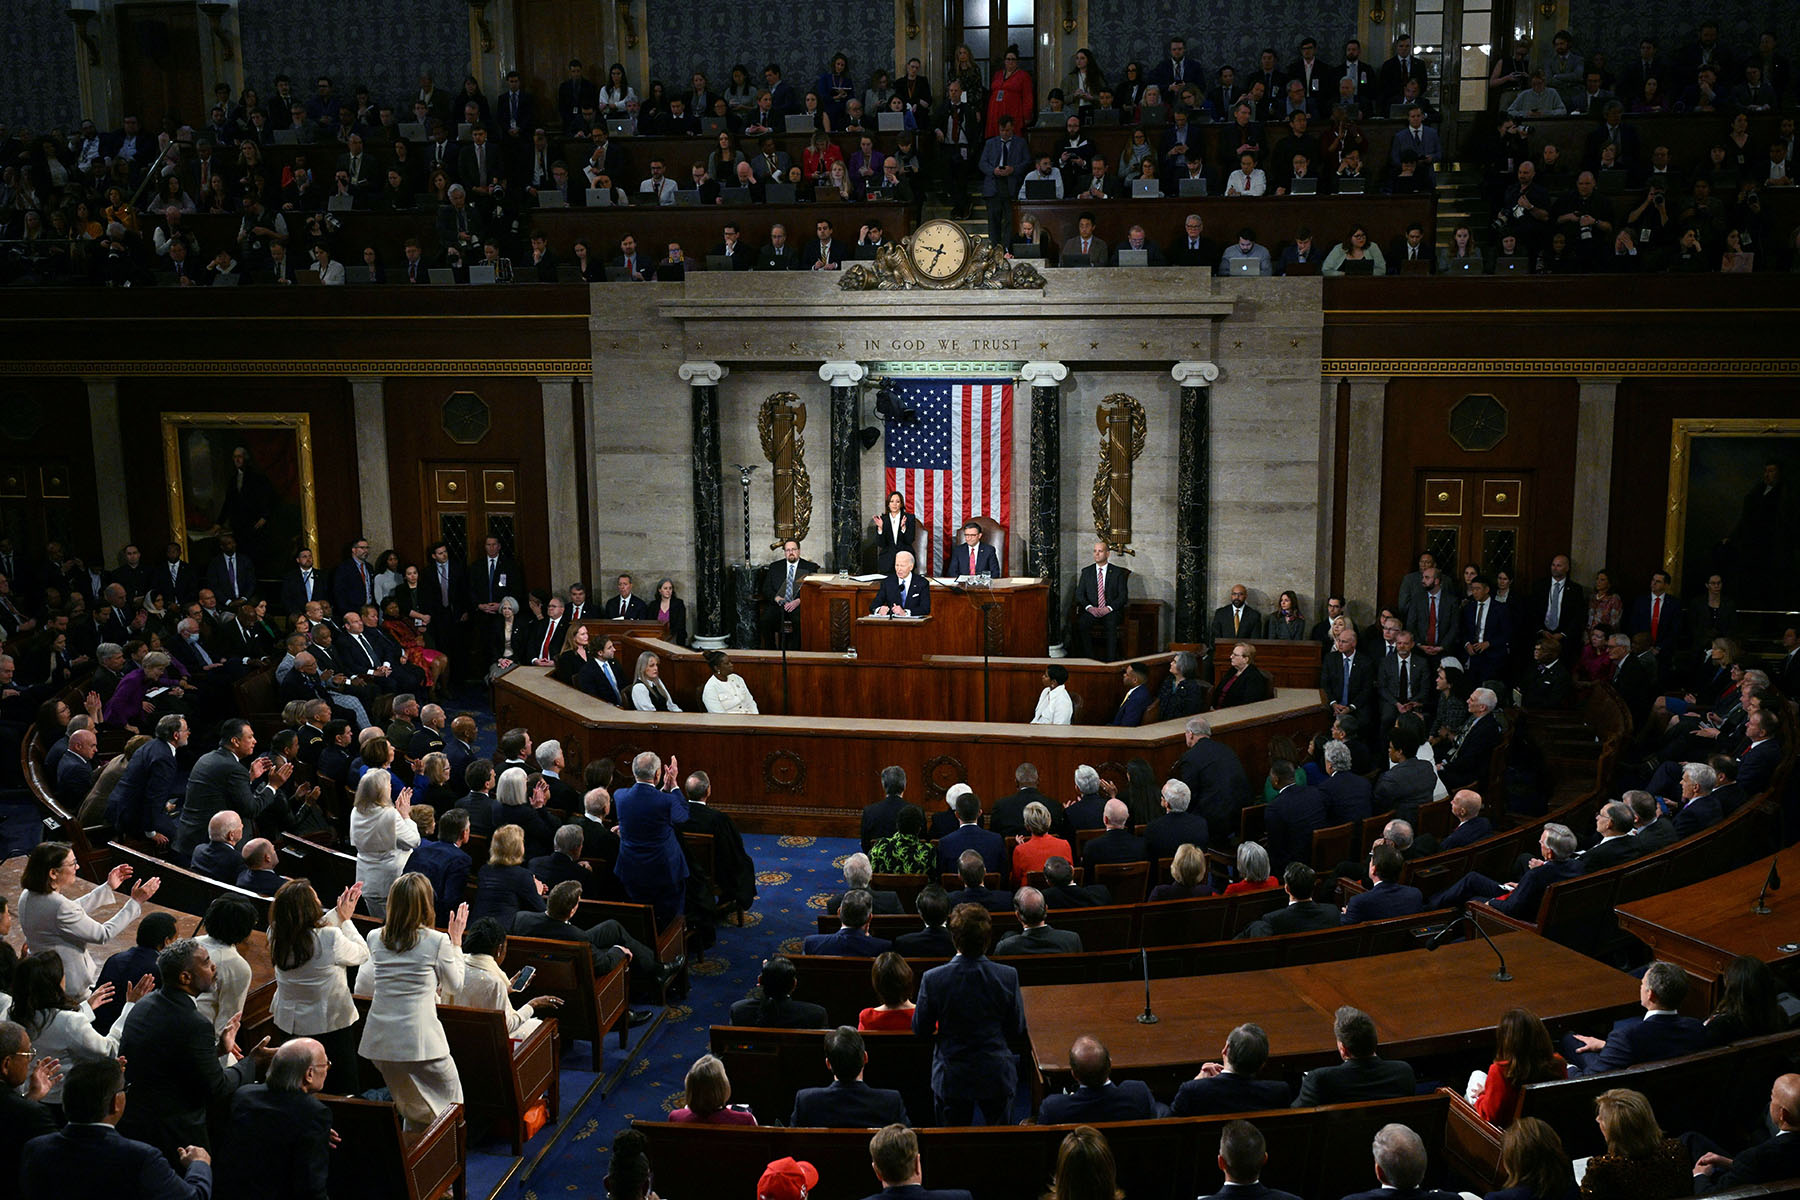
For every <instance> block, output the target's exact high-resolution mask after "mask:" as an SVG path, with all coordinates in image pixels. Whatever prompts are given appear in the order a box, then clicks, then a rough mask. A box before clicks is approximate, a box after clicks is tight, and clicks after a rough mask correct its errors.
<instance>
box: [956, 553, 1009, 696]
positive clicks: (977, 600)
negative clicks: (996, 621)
mask: <svg viewBox="0 0 1800 1200" xmlns="http://www.w3.org/2000/svg"><path fill="white" fill-rule="evenodd" d="M959 590H960V591H962V592H964V593H966V594H967V595H968V597H969V603H970V604H971V605H972V606H973V607H974V608H975V611H976V612H978V613H980V614H981V719H982V720H983V721H987V720H990V719H991V718H990V717H989V716H988V698H989V694H990V692H991V689H992V680H991V677H990V674H989V672H990V670H991V665H992V664H991V663H990V662H989V655H990V653H991V647H990V645H989V642H988V614H989V612H991V611H992V610H993V609H995V608H997V607H998V606H999V601H997V600H995V599H994V589H993V585H991V584H989V583H987V582H985V581H984V579H983V578H982V577H981V576H979V575H976V576H972V577H970V579H969V581H968V582H967V583H965V584H963V585H962V586H961V588H960V589H959Z"/></svg>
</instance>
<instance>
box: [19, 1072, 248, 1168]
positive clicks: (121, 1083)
mask: <svg viewBox="0 0 1800 1200" xmlns="http://www.w3.org/2000/svg"><path fill="white" fill-rule="evenodd" d="M142 1102H143V1101H142V1100H141V1099H140V1101H139V1103H140V1104H141V1103H142ZM125 1108H126V1094H125V1077H124V1069H123V1068H122V1067H121V1066H120V1065H119V1060H118V1059H116V1058H102V1059H98V1060H96V1061H94V1062H85V1063H82V1064H80V1065H79V1066H77V1067H75V1068H74V1069H73V1070H71V1071H70V1072H69V1073H68V1076H67V1077H66V1078H65V1079H64V1080H63V1112H64V1114H65V1115H66V1116H67V1118H68V1121H69V1123H68V1124H67V1125H65V1126H63V1128H62V1129H61V1130H60V1131H59V1132H56V1133H52V1134H47V1135H45V1136H43V1137H39V1138H35V1139H33V1140H32V1141H31V1142H30V1143H28V1144H27V1145H26V1146H25V1147H24V1149H23V1151H22V1152H21V1154H20V1158H19V1162H20V1170H19V1174H18V1178H17V1183H18V1187H19V1192H18V1194H19V1196H20V1197H22V1198H25V1200H60V1198H62V1197H69V1196H108V1195H131V1196H144V1197H157V1198H159V1200H206V1198H207V1197H208V1196H209V1195H211V1194H212V1156H211V1155H210V1154H209V1153H208V1152H207V1151H206V1150H205V1149H204V1148H203V1147H200V1146H181V1147H179V1148H178V1149H175V1150H174V1151H173V1158H174V1160H175V1164H176V1166H177V1167H179V1168H180V1171H181V1173H180V1174H179V1175H177V1174H176V1173H175V1170H174V1168H171V1167H170V1165H169V1159H168V1158H165V1157H164V1156H163V1154H162V1153H161V1152H160V1151H159V1150H158V1149H157V1148H156V1147H154V1146H150V1145H146V1144H145V1143H143V1142H141V1141H135V1140H133V1139H131V1138H128V1137H125V1136H123V1135H122V1134H120V1133H119V1131H118V1129H117V1128H116V1126H117V1125H118V1124H119V1120H120V1118H121V1117H123V1116H124V1115H125Z"/></svg>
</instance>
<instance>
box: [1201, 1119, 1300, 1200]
mask: <svg viewBox="0 0 1800 1200" xmlns="http://www.w3.org/2000/svg"><path fill="white" fill-rule="evenodd" d="M1226 1111H1241V1110H1230V1109H1228V1110H1226ZM1268 1162H1269V1147H1268V1143H1267V1142H1266V1141H1265V1140H1264V1139H1263V1135H1262V1131H1261V1130H1259V1129H1257V1127H1256V1126H1254V1125H1252V1124H1251V1123H1250V1122H1248V1121H1232V1122H1229V1123H1228V1124H1226V1126H1225V1127H1224V1128H1223V1129H1221V1130H1220V1131H1219V1170H1220V1172H1222V1173H1223V1174H1224V1176H1225V1186H1224V1187H1223V1188H1221V1189H1220V1190H1218V1191H1216V1192H1214V1193H1213V1194H1212V1195H1210V1196H1202V1197H1201V1200H1250V1198H1252V1197H1254V1198H1255V1200H1300V1198H1299V1197H1298V1196H1295V1195H1294V1194H1293V1193H1292V1192H1283V1191H1278V1190H1276V1189H1275V1188H1272V1187H1264V1186H1263V1183H1262V1178H1261V1176H1262V1172H1263V1168H1264V1167H1266V1166H1267V1165H1268Z"/></svg>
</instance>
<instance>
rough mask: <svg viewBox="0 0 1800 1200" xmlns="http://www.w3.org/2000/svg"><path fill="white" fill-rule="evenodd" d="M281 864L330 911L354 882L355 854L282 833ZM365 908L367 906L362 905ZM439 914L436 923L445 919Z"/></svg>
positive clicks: (283, 870)
mask: <svg viewBox="0 0 1800 1200" xmlns="http://www.w3.org/2000/svg"><path fill="white" fill-rule="evenodd" d="M276 852H277V853H278V854H279V855H280V859H281V861H280V862H278V863H277V864H276V865H275V869H276V870H277V871H279V872H281V874H283V875H286V876H287V877H288V878H289V879H305V880H307V881H308V882H310V883H311V884H312V886H313V891H315V892H317V893H318V894H319V903H320V904H323V905H325V906H326V907H327V908H329V907H330V906H331V905H333V904H336V903H337V898H338V895H339V893H341V892H342V891H343V890H344V889H345V888H347V887H349V886H350V885H351V884H353V883H355V882H356V855H354V854H347V853H345V852H344V851H342V850H337V849H333V848H332V847H330V846H327V845H325V844H323V843H322V842H316V841H313V840H312V839H311V838H303V837H301V836H300V835H299V834H295V833H284V834H282V835H281V841H280V843H279V844H278V845H277V846H276ZM364 907H365V908H366V907H367V906H366V905H365V906H364ZM447 917H448V914H447V913H439V914H438V920H439V921H443V920H445V919H447Z"/></svg>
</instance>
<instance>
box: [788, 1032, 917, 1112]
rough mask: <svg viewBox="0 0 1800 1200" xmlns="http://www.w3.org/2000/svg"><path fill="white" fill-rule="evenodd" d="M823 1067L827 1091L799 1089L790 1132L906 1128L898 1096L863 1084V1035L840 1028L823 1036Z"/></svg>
mask: <svg viewBox="0 0 1800 1200" xmlns="http://www.w3.org/2000/svg"><path fill="white" fill-rule="evenodd" d="M825 1064H826V1065H827V1066H828V1067H830V1068H831V1078H832V1082H831V1084H830V1085H829V1086H827V1087H814V1088H802V1089H801V1090H800V1091H798V1092H796V1093H795V1094H794V1113H793V1116H792V1117H791V1118H790V1119H789V1121H788V1125H789V1127H790V1128H793V1129H846V1128H849V1129H880V1128H882V1127H883V1126H887V1125H904V1124H906V1102H905V1100H903V1099H902V1098H901V1096H900V1093H899V1092H896V1091H890V1090H889V1089H887V1088H872V1087H870V1086H869V1085H868V1084H866V1083H864V1082H863V1070H864V1068H865V1067H867V1066H868V1065H869V1052H868V1050H867V1049H866V1048H865V1047H864V1046H863V1039H862V1034H860V1033H858V1032H856V1030H855V1029H852V1028H851V1027H850V1026H848V1025H840V1026H838V1027H837V1028H836V1029H833V1030H832V1031H831V1032H830V1033H827V1034H826V1035H825Z"/></svg>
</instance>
